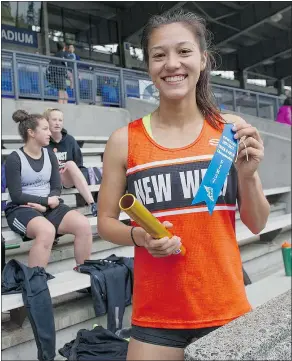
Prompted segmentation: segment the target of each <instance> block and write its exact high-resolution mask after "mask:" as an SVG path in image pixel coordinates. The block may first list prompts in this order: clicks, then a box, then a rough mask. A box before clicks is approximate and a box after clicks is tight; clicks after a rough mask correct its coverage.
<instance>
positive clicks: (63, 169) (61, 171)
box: [59, 163, 67, 174]
mask: <svg viewBox="0 0 292 361" xmlns="http://www.w3.org/2000/svg"><path fill="white" fill-rule="evenodd" d="M66 170H67V164H66V163H65V164H64V166H63V167H62V168H60V169H59V173H60V174H63V173H65V172H66Z"/></svg>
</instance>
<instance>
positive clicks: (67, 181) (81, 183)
mask: <svg viewBox="0 0 292 361" xmlns="http://www.w3.org/2000/svg"><path fill="white" fill-rule="evenodd" d="M61 181H62V184H63V185H64V187H66V188H71V187H73V186H74V187H76V188H77V189H78V191H79V193H80V194H81V195H82V197H83V198H84V199H85V201H86V202H87V204H91V205H95V203H94V199H93V197H92V194H91V192H90V190H89V188H88V184H87V182H86V179H85V178H84V175H83V174H82V172H81V170H80V169H79V168H78V167H77V164H76V163H75V162H73V161H68V162H67V163H66V166H65V169H64V171H63V172H62V171H61ZM95 210H96V209H95ZM95 210H93V211H92V213H93V215H94V216H96V214H94V213H95V212H94V211H95Z"/></svg>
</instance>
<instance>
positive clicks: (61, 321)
mask: <svg viewBox="0 0 292 361" xmlns="http://www.w3.org/2000/svg"><path fill="white" fill-rule="evenodd" d="M77 276H78V277H76V279H77V280H78V279H79V278H80V281H82V282H84V283H85V284H86V285H87V284H88V282H89V281H86V280H85V278H84V277H82V276H85V277H86V275H82V274H77ZM64 277H65V276H64ZM67 278H68V279H69V280H70V282H71V278H72V275H70V272H68V273H67ZM81 279H82V280H81ZM87 279H89V277H87ZM80 281H79V280H78V281H77V282H80ZM53 282H54V280H51V281H49V283H53ZM72 282H73V281H72ZM57 284H58V282H56V283H55V287H56V288H57V289H58V290H59V287H57ZM52 287H53V286H50V289H52ZM289 289H291V278H290V277H286V276H285V275H284V272H283V270H281V271H280V272H277V273H276V274H274V275H272V276H269V277H267V278H265V279H263V280H261V281H259V282H255V283H253V284H251V285H249V286H247V287H246V293H247V297H248V299H249V302H250V303H251V305H252V307H253V308H256V307H258V306H260V305H262V304H264V303H266V302H268V301H269V300H271V299H272V298H274V297H276V296H278V295H280V294H282V293H284V292H286V291H287V290H289ZM59 294H60V295H61V294H62V290H59ZM131 311H132V307H131V306H129V307H127V308H126V311H125V316H124V323H123V326H124V327H127V326H129V325H130V317H131ZM106 317H107V316H106V315H105V316H102V317H95V315H94V310H93V303H92V299H91V296H90V295H85V296H82V297H79V299H74V300H71V301H69V302H63V303H59V304H57V305H55V306H54V318H55V327H56V350H58V349H59V348H60V347H62V346H64V344H65V343H66V342H69V341H71V340H72V339H74V338H75V337H76V334H77V332H78V330H79V329H81V328H87V329H91V328H92V326H93V324H94V323H97V324H99V325H102V326H104V327H106ZM36 352H37V351H36V345H35V341H34V337H33V332H32V329H31V326H30V324H29V321H28V320H27V319H26V320H25V322H24V324H23V326H22V328H19V327H17V326H15V325H13V324H12V323H11V321H6V322H5V323H3V324H2V358H3V359H5V360H15V359H17V360H28V359H31V360H32V359H36V356H35V355H36ZM56 359H60V360H61V359H62V357H60V356H57V357H56Z"/></svg>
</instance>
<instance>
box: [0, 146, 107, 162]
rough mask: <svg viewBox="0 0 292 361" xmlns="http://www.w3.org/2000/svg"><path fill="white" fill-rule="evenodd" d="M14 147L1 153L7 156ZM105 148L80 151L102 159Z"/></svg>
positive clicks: (82, 149)
mask: <svg viewBox="0 0 292 361" xmlns="http://www.w3.org/2000/svg"><path fill="white" fill-rule="evenodd" d="M15 150H16V149H2V151H1V154H2V156H4V157H8V155H9V154H10V153H12V152H13V151H15ZM104 150H105V148H104V147H103V148H101V147H100V148H81V153H82V155H83V156H99V158H100V159H101V160H102V157H103V153H104Z"/></svg>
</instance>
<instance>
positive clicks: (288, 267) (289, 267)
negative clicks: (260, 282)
mask: <svg viewBox="0 0 292 361" xmlns="http://www.w3.org/2000/svg"><path fill="white" fill-rule="evenodd" d="M282 256H283V262H284V267H285V274H286V276H290V277H291V271H292V262H291V261H292V252H291V243H289V242H284V243H283V244H282Z"/></svg>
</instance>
